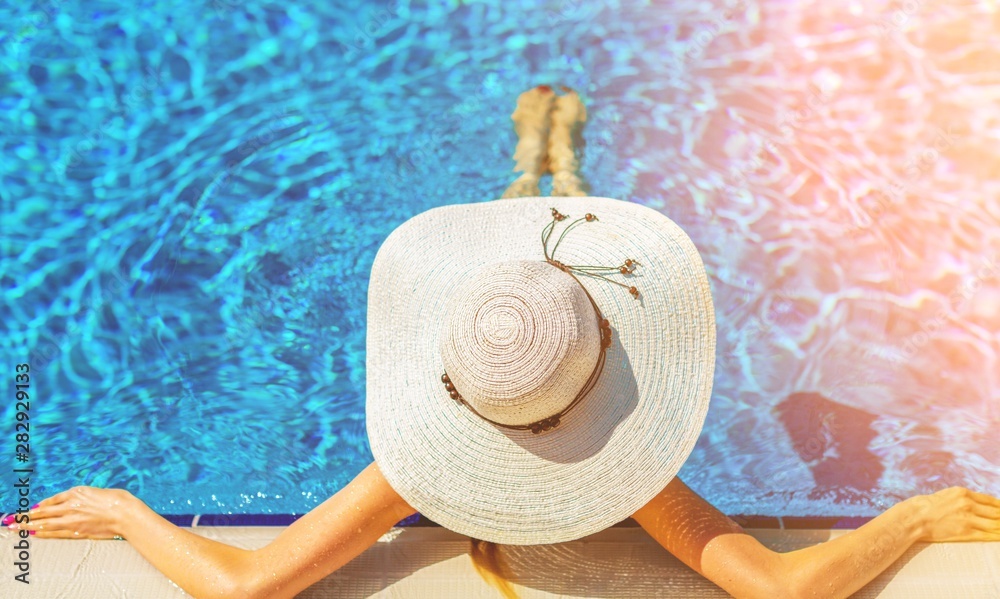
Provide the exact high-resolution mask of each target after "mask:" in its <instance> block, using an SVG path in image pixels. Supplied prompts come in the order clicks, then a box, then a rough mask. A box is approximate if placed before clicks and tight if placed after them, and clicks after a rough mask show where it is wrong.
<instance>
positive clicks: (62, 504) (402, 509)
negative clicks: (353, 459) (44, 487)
mask: <svg viewBox="0 0 1000 599" xmlns="http://www.w3.org/2000/svg"><path fill="white" fill-rule="evenodd" d="M414 511H415V510H414V509H413V508H411V507H410V506H409V505H408V504H407V503H406V502H405V501H404V500H403V499H402V498H401V497H400V496H399V495H398V494H397V493H396V492H395V491H394V490H393V489H392V487H390V486H389V483H388V482H386V480H385V478H384V477H383V476H382V473H381V472H380V471H379V469H378V466H377V465H376V464H375V463H374V462H372V463H371V464H370V465H369V466H368V467H367V468H365V469H364V470H363V471H362V472H361V473H360V474H358V476H356V477H355V478H354V480H352V481H351V482H350V483H349V484H348V485H347V486H346V487H344V488H343V489H341V490H340V491H338V492H337V493H336V494H334V495H333V497H331V498H329V499H327V500H326V501H325V502H323V503H322V504H321V505H319V506H317V507H316V508H315V509H313V510H312V511H311V512H309V513H308V514H306V515H305V516H303V517H302V518H300V519H298V520H296V521H295V522H294V523H293V524H292V525H291V526H289V527H288V528H286V529H285V530H284V531H282V532H281V534H280V535H278V537H277V538H275V539H274V541H272V542H271V543H269V544H268V545H267V546H266V547H263V548H261V549H257V550H254V551H251V550H246V549H240V548H237V547H233V546H231V545H226V544H225V543H220V542H218V541H213V540H211V539H206V538H204V537H202V536H200V535H197V534H194V533H192V532H190V531H187V530H184V529H183V528H179V527H177V526H174V525H173V524H171V523H170V522H168V521H167V520H165V519H164V518H163V517H161V516H159V515H158V514H156V512H154V511H153V510H151V509H150V508H149V507H148V506H146V504H144V503H143V502H141V501H139V500H138V499H136V498H135V497H134V496H132V495H131V494H130V493H128V492H127V491H123V490H121V489H96V488H93V487H74V488H73V489H70V490H68V491H64V492H63V493H59V494H57V495H53V496H52V497H49V498H48V499H45V500H43V501H42V502H40V504H39V507H38V508H36V509H34V510H32V511H31V512H30V516H31V521H30V523H21V524H20V528H21V529H27V530H34V531H37V535H38V538H43V539H44V538H64V539H74V538H76V539H79V538H91V539H100V538H110V537H111V536H113V535H115V534H119V535H122V536H124V537H125V538H126V539H127V540H128V541H129V543H131V544H132V546H133V547H135V549H136V550H137V551H138V552H139V553H140V554H141V555H142V556H143V557H144V558H146V560H148V561H149V562H150V563H151V564H153V566H155V567H156V569H158V570H159V571H161V572H163V573H164V574H165V575H166V576H167V577H168V578H169V579H170V580H172V581H173V582H174V583H176V584H177V585H178V586H180V587H181V588H182V589H184V590H185V591H187V592H188V593H190V594H191V595H193V596H194V597H198V598H199V599H204V598H220V599H222V598H230V597H240V598H244V597H246V598H254V597H268V598H271V597H275V598H283V597H294V596H295V595H296V594H297V593H299V592H300V591H302V590H303V589H305V588H306V587H308V586H310V585H311V584H313V583H315V582H316V581H318V580H320V579H322V578H323V577H325V576H327V575H328V574H330V573H331V572H334V571H335V570H337V569H338V568H340V567H341V566H343V565H344V564H346V563H347V562H349V561H351V560H352V559H354V558H355V557H356V556H357V555H359V554H360V553H362V552H363V551H364V550H365V549H367V548H368V547H369V546H370V545H371V544H373V543H374V542H375V541H377V540H378V538H379V537H380V536H382V535H383V534H384V533H385V532H386V531H388V530H389V529H390V528H392V526H393V525H394V524H396V523H397V522H399V521H400V520H402V519H403V518H406V517H407V516H410V515H412V514H413V513H414ZM76 533H79V534H76Z"/></svg>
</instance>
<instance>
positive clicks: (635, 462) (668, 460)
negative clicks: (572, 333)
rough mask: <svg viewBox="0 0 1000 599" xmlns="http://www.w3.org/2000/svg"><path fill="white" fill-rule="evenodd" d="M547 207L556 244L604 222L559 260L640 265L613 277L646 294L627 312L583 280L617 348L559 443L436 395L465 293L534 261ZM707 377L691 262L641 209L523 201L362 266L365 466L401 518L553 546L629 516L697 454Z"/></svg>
mask: <svg viewBox="0 0 1000 599" xmlns="http://www.w3.org/2000/svg"><path fill="white" fill-rule="evenodd" d="M550 207H555V208H556V209H558V210H559V211H560V212H562V213H563V214H566V215H568V216H569V217H570V218H569V219H568V220H566V221H563V222H562V223H558V224H557V227H556V232H555V233H554V234H553V239H554V238H555V237H557V236H558V235H559V233H560V232H561V231H562V229H563V227H564V226H565V225H566V224H568V223H569V222H571V221H572V220H573V219H575V218H578V217H580V216H583V215H584V214H585V213H587V212H590V213H593V214H595V215H596V216H597V217H598V219H599V220H598V221H595V222H585V223H580V224H579V225H577V226H576V227H574V228H573V230H571V231H570V232H569V233H568V234H567V236H566V237H565V239H564V240H563V242H562V244H561V245H560V246H559V249H558V252H557V254H556V259H558V260H560V261H561V262H563V263H565V264H569V265H608V266H616V265H619V264H621V263H622V262H623V261H624V260H625V258H632V259H634V260H637V261H638V262H639V263H640V265H641V266H639V268H638V269H637V270H636V271H635V273H634V274H633V275H628V276H624V275H611V277H612V278H613V279H614V280H619V281H622V282H625V283H627V284H629V285H635V286H636V287H638V289H639V291H640V294H641V295H640V299H638V300H636V299H634V298H633V297H632V296H631V295H629V293H628V292H627V291H626V290H625V289H623V288H622V287H619V286H617V285H613V284H611V283H608V282H606V281H602V280H600V279H596V278H590V277H580V280H581V281H582V283H583V284H584V285H585V286H586V288H587V290H588V291H589V292H590V294H591V296H592V297H593V298H594V300H595V301H596V303H597V305H598V306H599V307H600V309H601V311H602V312H603V313H604V315H605V316H606V317H607V318H608V319H609V320H610V321H611V326H612V329H613V331H614V341H613V344H612V345H611V347H610V348H609V349H608V353H607V360H606V363H605V365H604V369H603V372H602V374H601V376H600V378H599V380H598V381H597V383H596V385H595V386H594V388H593V389H592V390H591V391H590V393H588V394H587V395H586V396H585V397H584V399H583V400H582V401H581V402H580V403H579V404H578V405H577V406H576V407H575V408H574V409H573V410H572V411H571V412H570V413H569V414H567V415H565V416H564V417H563V418H562V423H561V424H560V425H559V426H558V427H557V428H556V429H554V430H551V431H547V432H544V433H541V434H539V435H535V434H533V433H531V432H529V431H513V430H509V429H504V428H502V427H498V426H496V425H493V424H490V423H488V422H486V421H484V420H482V419H481V418H479V417H478V416H476V415H475V414H473V413H472V412H471V411H470V410H469V409H468V408H467V407H465V406H462V405H460V404H458V403H457V402H456V401H454V400H453V399H451V398H450V397H449V396H448V393H447V392H446V391H445V389H444V386H443V384H442V382H441V374H442V373H443V372H444V371H445V366H444V361H443V358H442V349H441V348H442V337H443V336H444V331H445V324H446V322H448V321H447V316H448V307H449V305H450V304H451V303H452V300H453V298H454V297H455V295H456V292H459V291H463V290H464V289H467V287H466V284H467V283H468V281H470V280H473V279H474V278H475V277H476V276H479V275H481V273H483V272H484V269H485V268H486V267H487V266H488V265H491V264H497V263H501V262H506V261H523V260H538V261H543V260H544V254H543V252H542V244H541V231H542V229H543V228H544V227H545V225H546V224H548V223H549V222H551V219H552V217H551V213H550V211H549V208H550ZM551 247H552V245H551V244H550V249H551ZM581 313H583V312H581ZM494 322H495V326H496V327H497V328H498V329H503V328H504V327H507V328H510V327H512V326H513V329H511V330H512V331H514V332H515V334H517V333H516V331H517V330H520V329H519V327H520V326H521V325H516V326H515V325H514V324H512V323H515V321H514V320H512V315H511V313H510V312H509V311H508V312H504V311H500V313H498V314H497V315H496V318H495V320H494ZM494 334H497V333H496V332H494ZM500 334H501V335H502V333H500ZM714 364H715V316H714V311H713V308H712V298H711V292H710V289H709V284H708V278H707V276H706V274H705V270H704V266H703V264H702V262H701V259H700V257H699V256H698V253H697V250H696V248H695V247H694V244H693V243H692V242H691V240H690V239H689V238H688V237H687V235H685V234H684V232H683V231H682V230H681V229H680V228H679V227H678V226H677V225H676V224H675V223H673V222H672V221H671V220H669V219H668V218H667V217H665V216H664V215H662V214H660V213H658V212H656V211H654V210H652V209H649V208H646V207H644V206H640V205H637V204H631V203H628V202H622V201H619V200H613V199H609V198H593V197H586V198H517V199H512V200H504V201H502V202H486V203H479V204H462V205H453V206H444V207H440V208H434V209H432V210H429V211H427V212H424V213H422V214H419V215H417V216H415V217H413V218H412V219H410V220H408V221H407V222H405V223H403V224H402V225H401V226H400V227H398V228H397V229H396V230H395V231H394V232H393V233H392V234H391V235H390V236H389V237H388V239H386V241H385V243H384V244H383V245H382V247H381V248H380V249H379V252H378V254H377V256H376V258H375V262H374V265H373V267H372V274H371V281H370V284H369V293H368V338H367V402H366V417H367V426H368V436H369V441H370V443H371V448H372V453H373V455H374V456H375V460H376V461H377V462H378V464H379V467H380V469H381V471H382V473H383V474H384V475H385V477H386V479H387V480H388V482H389V484H390V485H392V487H393V488H394V489H395V490H396V492H398V493H399V494H400V495H401V496H402V497H403V498H404V499H405V500H406V501H407V502H408V503H409V504H410V505H412V506H413V507H414V508H415V509H417V510H418V511H419V512H420V513H422V514H424V515H425V516H427V517H428V518H430V519H431V520H433V521H435V522H437V523H438V524H440V525H442V526H444V527H446V528H449V529H451V530H453V531H455V532H458V533H461V534H465V535H469V536H472V537H475V538H479V539H484V540H488V541H493V542H497V543H505V544H520V545H533V544H542V543H557V542H563V541H569V540H574V539H578V538H580V537H583V536H586V535H588V534H592V533H594V532H597V531H599V530H601V529H603V528H606V527H608V526H610V525H612V524H615V523H616V522H619V521H621V520H624V519H625V518H627V517H629V516H630V515H631V514H632V513H634V512H635V511H636V510H637V509H639V508H640V507H642V506H643V505H644V504H646V503H647V502H648V501H649V500H651V499H652V498H653V497H654V496H655V495H656V494H657V493H659V492H660V491H661V490H662V489H663V487H664V486H666V484H667V483H669V482H670V480H671V479H673V477H674V476H675V475H676V474H677V472H678V471H679V470H680V468H681V466H682V465H683V463H684V461H685V460H686V459H687V457H688V455H690V453H691V450H692V449H693V448H694V444H695V442H696V441H697V439H698V435H699V433H700V431H701V427H702V425H703V424H704V421H705V415H706V413H707V411H708V404H709V397H710V395H711V389H712V376H713V370H714ZM540 370H542V371H543V370H544V368H541V369H540ZM456 374H457V373H449V375H450V376H453V377H454V376H455V375H456ZM456 386H458V387H459V390H461V385H460V384H459V385H456ZM575 392H576V390H575V389H574V390H571V392H570V397H572V396H573V395H574V394H575Z"/></svg>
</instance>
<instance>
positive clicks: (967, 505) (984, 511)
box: [905, 487, 1000, 543]
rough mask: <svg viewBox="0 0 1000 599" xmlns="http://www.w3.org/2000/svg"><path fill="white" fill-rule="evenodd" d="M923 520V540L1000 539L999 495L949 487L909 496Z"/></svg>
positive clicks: (939, 541)
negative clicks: (928, 493) (926, 493)
mask: <svg viewBox="0 0 1000 599" xmlns="http://www.w3.org/2000/svg"><path fill="white" fill-rule="evenodd" d="M905 501H907V502H913V503H914V504H915V505H917V506H918V508H917V509H918V510H919V512H920V516H921V519H922V522H923V535H922V536H921V537H920V538H919V539H917V541H918V542H922V543H943V542H955V541H1000V499H998V498H996V497H993V496H992V495H987V494H985V493H977V492H975V491H970V490H969V489H966V488H965V487H949V488H947V489H942V490H940V491H938V492H936V493H931V494H930V495H918V496H916V497H911V498H909V499H907V500H905Z"/></svg>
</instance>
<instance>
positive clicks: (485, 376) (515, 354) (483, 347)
mask: <svg viewBox="0 0 1000 599" xmlns="http://www.w3.org/2000/svg"><path fill="white" fill-rule="evenodd" d="M600 350H601V333H600V328H599V324H598V321H597V316H596V314H595V312H594V308H593V306H592V304H591V303H590V300H589V298H588V297H587V294H586V292H585V291H584V289H583V287H582V286H581V285H580V283H579V282H578V281H577V280H576V279H575V278H573V277H572V276H571V275H569V274H568V273H566V272H564V271H562V270H560V269H559V268H556V267H555V266H553V265H551V264H549V263H547V262H542V261H530V260H518V261H507V262H499V263H495V264H490V265H488V266H486V267H483V268H481V269H480V270H479V271H477V272H475V273H473V274H472V275H471V276H470V277H468V278H467V279H466V280H465V281H463V282H462V283H461V284H460V285H459V286H458V287H457V288H456V290H455V292H454V293H453V294H452V296H451V298H450V299H449V301H448V305H447V307H446V317H445V319H444V329H443V331H442V335H441V357H442V361H443V362H444V367H445V372H447V373H448V375H449V377H450V378H451V381H452V383H453V384H454V385H455V388H456V389H457V390H458V391H459V393H461V396H462V398H463V399H464V400H465V401H466V402H467V403H468V404H469V405H470V406H472V408H473V409H475V410H476V411H477V412H478V413H479V414H481V415H482V416H484V417H486V418H488V419H490V420H494V421H496V422H499V423H502V424H507V425H527V424H530V423H532V422H536V421H538V420H541V419H544V418H547V417H549V416H552V415H554V414H557V413H559V412H560V411H562V410H563V408H565V407H566V406H568V405H569V404H570V403H571V402H572V401H573V399H574V398H575V397H576V396H577V394H578V393H579V392H580V390H581V389H582V388H583V386H584V385H585V384H586V382H587V379H588V377H589V376H590V375H591V373H592V372H593V369H594V366H595V365H596V363H597V360H598V357H599V354H600Z"/></svg>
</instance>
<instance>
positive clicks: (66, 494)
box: [38, 487, 82, 507]
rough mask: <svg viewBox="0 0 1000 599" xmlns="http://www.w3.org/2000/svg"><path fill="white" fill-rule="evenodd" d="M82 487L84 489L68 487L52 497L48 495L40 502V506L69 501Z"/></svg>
mask: <svg viewBox="0 0 1000 599" xmlns="http://www.w3.org/2000/svg"><path fill="white" fill-rule="evenodd" d="M80 489H82V487H73V488H71V489H66V490H65V491H63V492H62V493H56V494H55V495H53V496H52V497H46V498H45V499H43V500H41V501H39V502H38V507H49V506H54V505H59V504H60V503H64V502H66V501H69V500H70V499H72V498H73V496H74V495H76V494H78V493H79V492H80Z"/></svg>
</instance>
